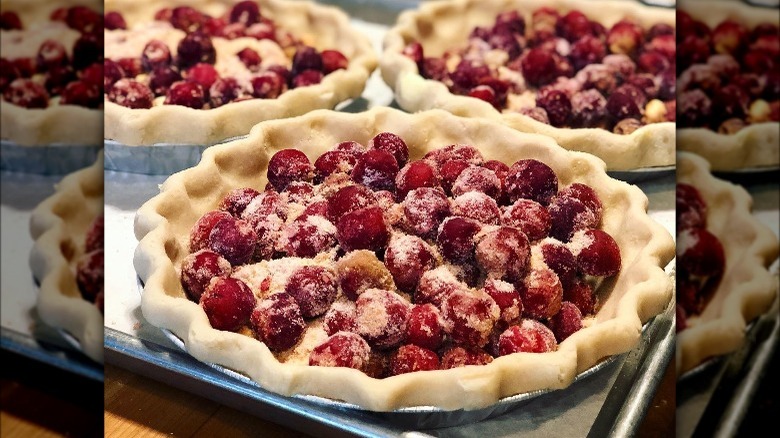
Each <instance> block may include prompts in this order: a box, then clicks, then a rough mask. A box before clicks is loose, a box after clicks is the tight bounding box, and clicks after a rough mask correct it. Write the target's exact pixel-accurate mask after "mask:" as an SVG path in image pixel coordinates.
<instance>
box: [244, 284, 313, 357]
mask: <svg viewBox="0 0 780 438" xmlns="http://www.w3.org/2000/svg"><path fill="white" fill-rule="evenodd" d="M249 322H250V324H251V326H252V330H254V332H255V336H256V337H257V339H258V340H260V341H262V342H264V343H265V345H266V346H268V348H269V349H270V350H271V351H284V350H288V349H290V348H292V347H293V346H294V345H295V344H297V343H298V341H300V340H301V338H302V337H303V333H304V332H305V331H306V323H305V322H304V321H303V317H302V316H301V309H300V307H298V303H297V302H296V301H295V299H294V298H293V297H292V296H290V295H289V294H287V293H284V292H279V293H275V294H273V295H270V296H269V297H268V298H266V299H264V300H261V301H260V302H259V303H257V307H255V309H254V310H253V311H252V315H251V316H250V317H249Z"/></svg>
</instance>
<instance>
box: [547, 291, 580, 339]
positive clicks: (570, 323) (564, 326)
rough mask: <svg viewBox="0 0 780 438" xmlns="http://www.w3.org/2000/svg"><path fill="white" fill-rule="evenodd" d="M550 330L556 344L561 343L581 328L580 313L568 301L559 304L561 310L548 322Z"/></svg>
mask: <svg viewBox="0 0 780 438" xmlns="http://www.w3.org/2000/svg"><path fill="white" fill-rule="evenodd" d="M549 324H550V330H552V332H553V333H554V334H555V339H556V340H557V341H558V342H563V341H564V339H566V338H568V337H569V336H571V335H572V334H574V333H575V332H576V331H578V330H579V329H581V328H582V313H581V312H580V309H579V308H578V307H577V306H576V305H574V304H573V303H570V302H568V301H564V302H562V303H561V310H560V311H559V312H558V313H556V314H555V316H553V317H552V318H550V321H549Z"/></svg>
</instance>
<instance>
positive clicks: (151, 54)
mask: <svg viewBox="0 0 780 438" xmlns="http://www.w3.org/2000/svg"><path fill="white" fill-rule="evenodd" d="M172 59H173V58H172V56H171V49H169V48H168V46H167V45H166V44H165V43H164V42H162V41H160V40H151V41H149V42H148V43H146V46H144V50H143V51H142V52H141V65H143V67H144V70H146V71H152V70H154V69H155V68H158V67H167V66H168V65H170V64H171V61H172Z"/></svg>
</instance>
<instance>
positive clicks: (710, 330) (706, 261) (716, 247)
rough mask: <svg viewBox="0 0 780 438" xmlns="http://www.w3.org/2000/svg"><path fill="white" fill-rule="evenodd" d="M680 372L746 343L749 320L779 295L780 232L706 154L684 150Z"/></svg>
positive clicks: (679, 265)
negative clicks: (754, 211)
mask: <svg viewBox="0 0 780 438" xmlns="http://www.w3.org/2000/svg"><path fill="white" fill-rule="evenodd" d="M677 178H678V185H677V219H678V233H677V330H678V332H677V356H676V357H677V372H678V375H681V374H683V373H685V372H686V371H688V370H690V369H692V368H694V367H695V366H697V365H699V364H701V363H702V362H704V361H705V360H707V359H708V358H710V357H713V356H718V355H723V354H727V353H730V352H732V351H735V350H736V349H738V348H739V346H740V345H742V342H743V340H744V336H745V327H746V325H747V323H748V322H750V321H751V320H752V319H753V318H755V317H756V316H758V315H760V314H762V313H764V312H766V311H767V310H768V309H769V307H770V306H771V304H772V302H773V301H774V300H775V299H776V297H777V277H776V276H773V275H771V274H770V273H769V271H768V267H769V266H770V265H771V264H772V262H774V260H775V259H776V258H777V255H778V240H777V236H775V235H774V233H773V232H772V231H771V230H769V229H768V228H767V227H766V226H764V225H763V224H761V223H760V222H758V220H756V219H755V218H754V217H753V216H752V215H751V205H752V202H753V200H752V198H751V197H750V195H749V194H748V192H747V191H745V189H744V188H742V187H740V186H737V185H734V184H732V183H729V182H726V181H723V180H719V179H716V178H714V177H713V176H712V174H711V173H710V168H709V164H708V163H707V161H706V160H704V159H703V158H701V157H699V156H697V155H695V154H691V153H685V152H680V153H679V154H678V158H677Z"/></svg>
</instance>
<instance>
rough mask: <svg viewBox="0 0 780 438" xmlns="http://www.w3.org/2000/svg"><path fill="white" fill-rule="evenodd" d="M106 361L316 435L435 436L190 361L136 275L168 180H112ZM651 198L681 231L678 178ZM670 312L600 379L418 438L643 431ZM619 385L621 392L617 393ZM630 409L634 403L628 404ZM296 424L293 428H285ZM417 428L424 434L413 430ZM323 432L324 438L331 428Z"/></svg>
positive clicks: (667, 222) (654, 208)
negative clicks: (140, 233)
mask: <svg viewBox="0 0 780 438" xmlns="http://www.w3.org/2000/svg"><path fill="white" fill-rule="evenodd" d="M105 175H106V180H105V199H106V208H105V227H106V228H107V229H111V230H112V232H111V233H108V234H107V235H106V239H107V241H106V248H107V251H106V255H105V257H106V290H107V291H110V293H111V296H110V299H108V300H106V308H105V323H106V348H107V351H106V362H108V363H112V364H116V365H119V366H122V367H125V368H128V369H131V370H132V371H134V372H137V373H140V374H144V375H147V376H149V377H151V378H154V379H158V380H161V381H164V382H166V383H170V384H173V385H175V386H178V387H180V388H182V389H185V390H187V391H190V392H194V393H198V394H200V395H203V396H205V397H208V398H211V399H214V400H216V401H218V402H220V403H223V404H226V405H229V406H233V407H236V408H237V409H240V410H244V411H246V412H249V413H251V414H253V415H257V416H260V417H264V418H267V419H269V420H271V421H277V422H282V423H283V424H285V425H287V426H289V427H295V428H297V429H299V430H300V431H302V432H306V433H310V434H313V435H322V434H323V433H324V432H323V431H327V433H329V434H334V433H335V434H341V435H345V434H346V435H359V436H397V435H399V434H402V433H404V432H409V433H411V431H414V430H423V427H429V425H430V423H426V422H425V420H423V419H421V418H420V416H417V418H415V419H413V420H410V421H412V423H411V424H410V423H408V422H407V423H404V420H402V419H401V420H399V419H394V420H391V421H388V419H387V418H382V416H381V415H377V414H370V413H366V412H363V411H360V410H355V409H348V408H342V407H335V406H329V405H328V404H324V403H313V402H312V401H311V400H303V399H301V398H289V397H281V396H278V395H275V394H271V393H269V392H267V391H263V390H262V389H261V388H258V387H257V386H256V385H252V384H248V383H246V382H242V381H240V380H238V379H235V378H232V377H229V376H227V375H226V374H224V373H222V372H220V371H217V370H215V369H214V368H212V367H210V366H208V365H206V364H203V363H200V362H198V361H197V360H195V359H193V358H192V357H191V356H189V355H187V354H186V353H183V352H182V351H181V349H180V348H179V347H177V346H176V345H175V344H174V343H173V342H172V341H171V340H170V339H169V338H168V337H166V336H165V334H164V333H163V332H162V331H161V330H160V329H158V328H156V327H154V326H152V325H151V324H149V323H148V322H147V321H146V320H145V319H144V317H143V315H142V312H141V309H140V301H141V297H140V294H139V292H138V277H137V274H136V272H135V269H134V268H133V266H132V258H133V252H134V251H135V248H136V246H137V241H136V240H135V237H134V233H133V221H134V217H135V212H136V210H137V209H138V208H139V207H140V206H141V204H143V203H144V202H145V201H146V200H148V199H149V198H151V197H152V196H154V195H156V194H158V193H159V184H161V183H162V182H164V180H165V179H166V177H165V176H163V175H142V174H131V173H124V172H114V171H106V174H105ZM638 185H639V187H640V188H641V189H643V190H644V191H645V193H646V194H647V196H648V198H649V200H650V204H649V206H650V207H649V208H650V212H649V214H650V216H651V217H653V218H654V219H655V220H657V221H658V222H659V223H660V224H661V225H663V226H664V227H665V228H666V229H667V230H668V231H669V232H670V233H673V231H674V196H673V194H674V186H675V181H674V175H667V176H665V177H661V178H659V179H653V180H649V181H644V182H642V183H639V184H638ZM673 321H674V319H673V312H671V308H670V309H669V311H668V312H667V313H665V314H664V315H662V316H659V317H656V318H655V319H654V320H653V321H652V323H650V324H648V326H647V328H646V333H645V336H643V341H642V343H641V344H640V345H639V346H637V348H636V349H635V350H634V351H632V352H631V353H629V354H624V355H620V356H618V357H617V359H615V361H614V362H613V363H609V364H607V365H606V366H605V367H604V368H603V369H602V370H600V371H599V372H597V373H595V374H594V375H592V376H589V377H585V378H582V379H581V380H580V381H578V382H577V383H575V384H573V385H571V386H570V387H569V388H567V389H566V390H563V391H552V392H549V393H545V394H540V395H539V396H538V397H534V398H533V399H532V400H528V401H527V403H524V404H522V405H520V404H518V406H515V407H514V409H511V410H508V411H507V412H506V413H503V415H498V416H496V417H495V418H488V419H485V420H483V421H479V422H476V423H472V424H467V425H463V426H458V427H456V428H453V427H450V428H440V429H426V431H425V433H421V432H414V436H442V437H448V436H486V435H495V436H506V435H510V434H517V433H523V434H525V435H528V436H532V437H533V436H550V435H555V436H582V435H584V434H585V433H586V432H587V430H588V429H591V430H594V431H595V430H598V431H604V430H607V431H608V430H610V429H611V428H612V426H613V425H615V424H618V423H619V424H622V427H623V428H625V429H626V430H629V431H632V430H636V428H637V427H638V426H639V425H640V424H641V421H642V419H643V418H644V414H645V412H646V410H647V403H649V401H650V400H651V399H652V394H653V393H654V392H655V390H656V389H657V386H658V383H659V382H660V379H661V378H662V377H663V372H659V370H664V369H665V367H666V364H668V363H669V360H670V358H671V355H672V354H673V339H674V338H673V335H674V333H673ZM615 382H620V383H619V388H620V390H619V391H618V390H615V389H614V388H615V387H616V385H615ZM629 401H631V402H630V403H629ZM285 419H287V420H285ZM411 425H414V426H417V427H411ZM323 428H324V429H323Z"/></svg>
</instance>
